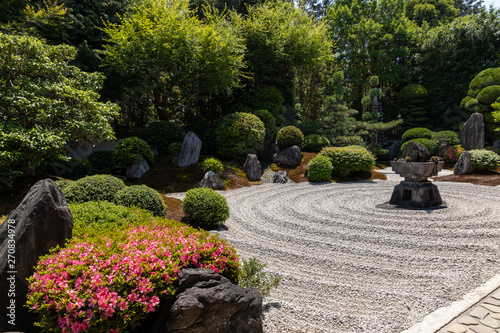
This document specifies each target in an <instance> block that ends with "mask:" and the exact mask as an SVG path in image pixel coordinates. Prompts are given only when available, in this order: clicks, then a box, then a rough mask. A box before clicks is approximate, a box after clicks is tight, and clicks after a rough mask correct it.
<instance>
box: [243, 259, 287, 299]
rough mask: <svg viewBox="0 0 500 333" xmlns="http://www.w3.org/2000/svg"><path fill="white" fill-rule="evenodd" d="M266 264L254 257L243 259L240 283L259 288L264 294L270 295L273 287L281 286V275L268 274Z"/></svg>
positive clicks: (245, 286) (244, 285) (246, 286)
mask: <svg viewBox="0 0 500 333" xmlns="http://www.w3.org/2000/svg"><path fill="white" fill-rule="evenodd" d="M265 267H266V265H264V264H263V263H261V262H260V261H259V260H258V259H257V258H255V257H253V258H250V259H248V260H245V259H243V260H242V267H241V271H240V275H239V285H240V286H241V287H243V288H249V287H253V288H258V289H259V290H260V293H261V294H262V296H269V294H270V293H271V289H272V288H275V287H277V286H279V284H280V282H281V277H280V276H277V275H271V276H267V275H266V273H265V272H264V268H265Z"/></svg>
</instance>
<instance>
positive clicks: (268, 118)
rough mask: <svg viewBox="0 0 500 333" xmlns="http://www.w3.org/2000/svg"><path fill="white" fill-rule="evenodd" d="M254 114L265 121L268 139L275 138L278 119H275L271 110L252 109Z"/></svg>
mask: <svg viewBox="0 0 500 333" xmlns="http://www.w3.org/2000/svg"><path fill="white" fill-rule="evenodd" d="M252 114H254V115H256V116H257V117H259V119H260V120H262V122H263V123H264V127H265V128H266V139H274V136H275V135H276V119H274V116H273V115H272V114H271V112H269V111H267V110H255V111H252Z"/></svg>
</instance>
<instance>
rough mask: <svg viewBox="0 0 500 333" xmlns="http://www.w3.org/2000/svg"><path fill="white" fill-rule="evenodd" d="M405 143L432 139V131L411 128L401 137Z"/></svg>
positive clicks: (422, 128)
mask: <svg viewBox="0 0 500 333" xmlns="http://www.w3.org/2000/svg"><path fill="white" fill-rule="evenodd" d="M401 139H402V140H403V142H406V141H410V140H413V139H432V131H431V130H430V129H428V128H424V127H415V128H410V129H409V130H407V131H406V132H404V133H403V135H402V136H401Z"/></svg>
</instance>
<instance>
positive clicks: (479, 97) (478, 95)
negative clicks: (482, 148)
mask: <svg viewBox="0 0 500 333" xmlns="http://www.w3.org/2000/svg"><path fill="white" fill-rule="evenodd" d="M460 107H461V108H462V109H464V110H466V111H469V112H471V113H472V112H480V113H482V114H483V117H484V124H485V128H486V129H487V130H488V131H489V132H490V134H493V133H494V132H495V131H497V130H498V124H496V123H495V120H500V67H495V68H488V69H485V70H483V71H481V72H480V73H479V74H477V75H476V76H475V77H474V78H473V79H472V81H471V82H470V84H469V91H468V92H467V96H466V97H464V98H463V99H462V102H461V103H460Z"/></svg>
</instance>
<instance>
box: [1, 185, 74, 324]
mask: <svg viewBox="0 0 500 333" xmlns="http://www.w3.org/2000/svg"><path fill="white" fill-rule="evenodd" d="M72 233H73V217H72V215H71V211H70V210H69V208H68V205H67V203H66V199H65V198H64V196H63V194H62V192H61V190H60V189H59V187H58V186H57V185H56V184H55V183H54V182H53V181H52V180H50V179H44V180H40V181H39V182H37V183H36V184H35V185H33V187H31V189H30V190H29V192H28V194H26V196H25V197H24V199H23V201H22V202H21V203H20V204H19V206H17V208H16V209H15V210H14V211H12V212H11V213H10V214H9V216H8V217H7V219H6V220H5V222H4V223H2V225H1V226H0V291H1V292H2V295H1V297H0V309H2V310H1V313H2V315H1V316H0V332H7V331H25V332H33V331H35V329H34V327H33V323H34V321H35V318H34V317H33V314H31V313H29V312H28V309H27V308H26V307H24V304H25V302H26V295H27V294H28V284H27V282H26V279H27V278H28V277H30V276H31V275H32V274H33V273H34V266H35V265H36V263H37V261H38V258H39V257H40V256H43V255H45V254H48V253H49V250H50V249H51V248H53V247H55V246H56V245H61V246H63V245H64V243H65V242H66V239H68V238H71V236H72ZM10 291H13V292H14V293H15V297H10V296H8V295H9V293H10Z"/></svg>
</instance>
